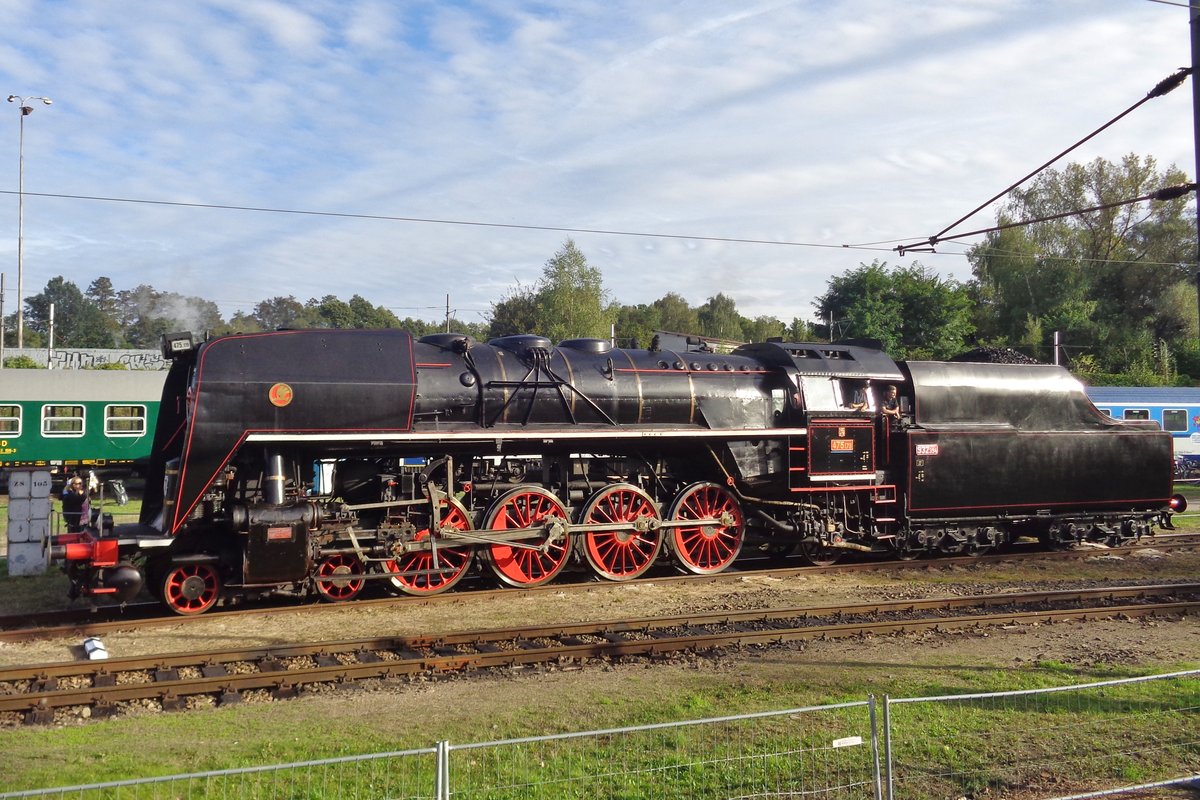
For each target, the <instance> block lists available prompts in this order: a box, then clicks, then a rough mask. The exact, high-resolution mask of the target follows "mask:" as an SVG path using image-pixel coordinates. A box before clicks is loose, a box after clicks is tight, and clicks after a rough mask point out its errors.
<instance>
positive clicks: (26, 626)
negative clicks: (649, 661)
mask: <svg viewBox="0 0 1200 800" xmlns="http://www.w3.org/2000/svg"><path fill="white" fill-rule="evenodd" d="M1167 537H1169V539H1167ZM1164 539H1167V540H1164ZM1197 546H1200V535H1193V534H1173V535H1172V534H1167V535H1166V536H1164V535H1162V534H1160V535H1159V540H1158V541H1154V540H1153V539H1151V540H1149V541H1147V540H1143V541H1142V542H1141V543H1139V544H1136V545H1124V546H1122V547H1110V548H1103V549H1095V548H1074V549H1070V550H1052V551H1037V552H1026V553H1021V552H1013V551H1008V552H1004V553H997V554H985V555H980V556H949V557H943V558H936V559H919V560H913V561H862V562H854V563H848V564H833V565H829V566H823V567H817V566H784V567H772V568H769V569H730V570H725V571H723V572H720V573H716V574H712V575H693V574H669V575H662V574H657V575H656V574H651V575H647V576H643V577H640V578H637V579H634V580H631V581H603V582H597V581H594V580H591V578H592V577H593V576H591V575H585V574H582V573H581V574H579V575H575V576H574V577H575V578H576V580H574V581H572V580H570V578H571V576H569V575H564V576H562V577H561V578H560V579H559V580H557V581H554V582H552V583H549V584H546V585H543V586H535V587H526V588H518V587H503V588H498V589H465V588H463V587H461V586H460V587H459V588H457V589H456V590H455V591H452V592H446V593H443V594H435V595H429V596H416V595H405V596H399V597H384V598H367V599H357V600H353V601H350V603H349V604H347V603H326V602H317V601H315V600H312V599H306V598H305V599H301V598H294V599H293V598H288V600H287V601H285V602H282V603H278V604H276V605H266V606H254V607H248V608H238V609H231V610H228V611H210V612H208V613H206V614H200V615H197V616H192V617H188V616H180V615H177V614H170V613H168V612H166V611H165V609H164V608H163V607H162V605H161V604H160V603H157V602H144V603H134V604H129V605H127V606H125V607H120V606H101V607H97V608H93V609H86V610H79V609H75V610H66V611H47V612H34V613H27V614H18V615H11V616H0V642H29V641H39V640H44V639H55V638H67V637H86V636H100V635H104V634H106V633H109V632H112V631H121V630H133V629H141V628H151V627H161V626H170V625H184V624H194V623H199V622H204V621H206V620H218V619H220V620H226V621H236V620H237V619H238V618H240V617H243V616H246V615H255V614H276V613H322V612H324V611H336V610H340V609H345V608H347V607H355V608H370V607H373V606H385V607H386V606H398V605H401V604H405V605H410V606H411V605H417V606H426V605H434V604H438V603H453V602H456V601H461V600H463V599H466V598H470V599H472V600H476V599H479V600H487V599H490V598H493V597H495V598H497V599H500V598H510V599H511V598H516V597H524V596H537V595H539V594H543V593H546V592H555V593H558V592H595V591H604V590H606V589H611V588H614V587H621V586H629V585H632V584H637V583H640V584H655V583H676V582H680V581H690V582H698V581H706V582H710V583H723V582H726V581H730V580H744V579H747V578H755V577H762V576H770V577H776V578H787V577H793V576H796V575H813V574H839V573H852V572H864V571H865V572H885V573H886V572H889V571H896V570H912V569H925V568H927V567H943V566H945V567H950V566H963V565H983V564H990V563H997V562H1003V561H1011V560H1013V559H1019V560H1024V559H1033V560H1063V559H1066V560H1077V559H1081V558H1093V557H1096V556H1097V555H1100V554H1104V555H1122V554H1128V553H1135V552H1137V551H1139V550H1144V549H1146V548H1147V547H1152V548H1158V549H1163V548H1172V549H1173V548H1180V549H1186V548H1191V547H1197ZM743 558H744V559H745V563H746V565H747V566H749V565H750V564H751V563H752V560H753V558H754V557H753V556H750V555H749V554H746V555H744V556H743ZM379 577H384V578H386V577H391V576H388V575H383V576H379ZM97 617H100V618H97Z"/></svg>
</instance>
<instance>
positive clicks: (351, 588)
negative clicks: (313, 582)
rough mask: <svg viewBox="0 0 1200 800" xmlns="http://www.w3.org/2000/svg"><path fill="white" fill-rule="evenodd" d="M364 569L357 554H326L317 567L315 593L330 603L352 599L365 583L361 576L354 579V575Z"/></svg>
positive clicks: (361, 572) (359, 573)
mask: <svg viewBox="0 0 1200 800" xmlns="http://www.w3.org/2000/svg"><path fill="white" fill-rule="evenodd" d="M364 571H365V570H364V569H363V564H362V562H361V561H359V559H358V556H355V555H351V554H349V553H334V554H333V555H330V556H326V557H325V559H324V560H323V561H321V565H320V566H319V567H317V594H319V595H321V599H322V600H327V601H328V602H330V603H340V602H343V601H345V600H353V599H354V598H356V597H358V595H359V594H360V593H361V592H362V590H363V586H365V585H366V583H367V582H366V581H365V580H362V579H361V578H359V579H357V580H355V578H354V576H355V575H362V574H363V572H364Z"/></svg>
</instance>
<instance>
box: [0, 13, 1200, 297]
mask: <svg viewBox="0 0 1200 800" xmlns="http://www.w3.org/2000/svg"><path fill="white" fill-rule="evenodd" d="M0 18H3V19H4V20H5V21H6V25H5V30H6V34H5V38H4V41H3V42H0V92H2V94H3V95H4V96H7V95H8V94H17V95H23V96H29V95H47V96H49V97H51V98H52V99H53V100H54V105H53V106H51V107H44V106H42V105H41V104H37V109H36V110H35V111H34V113H33V114H32V115H31V116H29V117H27V118H26V120H25V190H26V192H27V193H31V194H32V193H46V194H58V195H80V196H90V197H106V198H119V199H121V200H150V201H163V202H167V203H187V204H201V205H224V206H239V207H255V208H272V209H287V210H294V211H310V212H321V213H320V214H316V215H312V214H278V213H265V212H255V211H247V210H223V209H216V208H194V207H186V206H172V205H149V204H141V203H131V202H104V201H96V200H81V199H70V198H59V197H39V196H30V195H28V194H27V196H26V198H25V237H24V238H25V284H26V294H27V295H29V294H33V293H36V292H38V291H40V290H41V289H42V288H43V287H44V286H45V284H46V281H47V280H49V279H50V278H52V277H54V276H56V275H64V276H66V277H68V278H70V279H72V280H74V281H76V283H78V284H79V286H80V288H86V286H87V284H88V283H89V282H90V281H91V280H92V279H93V278H95V277H96V276H98V275H107V276H109V277H110V278H111V279H112V281H113V283H114V285H115V286H116V288H118V289H126V288H133V287H134V286H136V285H138V284H142V283H146V284H150V285H152V286H154V287H155V288H157V289H161V290H170V291H175V292H180V293H182V294H195V295H200V296H203V297H206V298H209V299H212V300H215V301H216V302H217V303H218V304H219V305H220V306H221V309H222V311H223V312H224V313H225V315H226V316H229V315H230V314H232V313H233V312H235V311H239V310H241V311H249V310H251V308H252V307H253V305H254V304H255V303H256V302H257V301H259V300H262V299H264V298H268V297H273V296H276V295H294V296H296V297H297V298H298V299H300V300H301V301H304V300H307V299H308V298H310V297H320V296H323V295H325V294H336V295H338V296H340V297H342V298H343V299H349V297H350V296H351V295H353V294H356V293H357V294H362V295H363V296H365V297H367V298H368V299H369V300H371V301H372V302H374V303H378V304H382V305H384V306H387V307H388V308H391V309H392V310H393V311H395V313H397V314H398V315H399V316H401V317H404V316H410V315H411V316H417V317H421V318H425V319H436V318H438V317H439V316H440V315H441V313H442V308H443V306H444V304H445V298H446V295H447V294H449V295H450V303H451V306H452V308H454V309H457V311H458V316H459V317H460V318H462V319H465V320H471V321H476V320H480V319H482V318H483V315H485V314H486V313H487V311H488V309H489V308H490V305H491V303H492V302H493V301H495V300H496V299H499V298H500V297H502V296H503V295H504V294H505V293H507V292H508V291H510V290H511V289H512V288H513V287H514V286H516V285H517V284H518V283H519V284H521V285H525V286H529V285H532V284H533V283H535V282H536V281H537V279H538V277H539V276H540V274H541V270H542V266H543V265H544V263H545V261H546V260H547V259H548V258H550V257H551V256H552V255H553V253H554V252H555V251H556V250H557V249H558V248H559V247H560V246H561V244H562V242H563V241H564V240H565V239H566V238H567V237H568V236H571V237H572V238H574V239H575V241H576V243H577V244H578V246H579V247H580V249H581V250H582V251H583V252H584V253H585V254H586V255H587V257H588V259H589V261H590V262H591V263H592V264H593V265H594V266H596V267H598V268H599V269H600V270H601V272H602V273H603V275H604V278H605V286H606V288H607V290H608V291H609V293H610V295H611V297H612V298H613V299H616V300H618V301H620V302H623V303H638V302H650V301H653V300H654V299H656V298H658V297H661V296H662V295H663V294H665V293H666V292H670V291H673V292H677V293H679V294H682V295H683V296H684V297H685V298H687V300H688V301H689V302H691V303H692V304H693V305H698V304H700V303H703V302H704V301H705V300H706V299H707V298H708V297H710V296H712V295H714V294H716V293H717V292H724V293H726V294H728V295H730V296H732V297H733V298H734V299H735V300H736V301H737V303H738V308H739V310H740V311H741V312H742V313H743V314H746V315H748V316H756V315H759V314H771V315H775V316H778V317H780V318H782V319H784V320H790V319H791V318H792V317H795V316H798V317H801V318H804V319H808V318H811V316H812V313H813V306H812V301H813V299H814V298H815V297H816V296H818V295H819V294H821V293H822V292H824V291H825V289H826V288H827V282H828V280H829V279H830V277H832V276H834V275H837V274H840V273H842V272H843V271H845V270H846V269H850V268H853V267H855V266H857V265H858V264H859V263H862V262H867V263H869V262H870V261H872V260H873V259H876V258H879V259H883V260H887V261H888V262H889V263H904V264H907V263H910V262H911V261H912V260H913V258H914V257H916V258H919V259H920V260H921V262H922V263H924V264H926V265H927V266H929V267H930V268H932V269H934V270H935V271H937V272H938V273H940V274H942V275H944V276H947V277H955V278H958V279H966V278H968V277H969V274H970V273H969V267H968V265H967V262H966V259H965V258H964V257H963V256H962V253H963V252H964V251H965V249H966V246H965V245H955V244H948V245H944V246H941V247H939V253H937V254H910V255H908V256H906V257H904V258H900V257H898V256H897V254H895V253H893V252H891V251H890V246H891V245H880V246H878V247H877V248H874V249H872V248H859V247H850V248H845V247H842V245H847V244H849V245H857V244H859V243H864V242H877V241H891V240H906V241H907V240H911V239H916V238H921V237H924V236H928V235H930V234H932V233H935V232H937V231H939V230H941V229H942V228H943V227H944V226H946V225H947V224H949V223H950V222H951V221H953V220H955V219H957V218H958V217H959V216H961V215H962V214H964V213H966V212H967V211H969V210H970V209H971V208H973V207H975V206H976V205H978V204H979V203H981V202H982V201H984V200H985V199H987V198H988V197H990V196H992V195H993V194H995V193H996V192H998V191H999V190H1000V189H1002V188H1004V187H1005V186H1007V185H1008V184H1009V183H1011V182H1012V181H1014V180H1016V179H1017V178H1019V177H1020V176H1022V175H1024V174H1025V173H1026V172H1028V171H1030V170H1032V169H1033V168H1034V167H1036V166H1037V165H1038V164H1040V163H1042V162H1043V161H1045V160H1046V159H1048V158H1049V157H1050V156H1052V155H1053V154H1055V153H1057V152H1058V151H1060V150H1062V149H1063V148H1065V147H1067V146H1068V145H1070V144H1071V143H1073V142H1075V141H1076V140H1077V139H1079V138H1081V137H1082V136H1084V135H1085V134H1087V133H1089V132H1091V131H1092V130H1093V129H1095V128H1096V127H1098V126H1099V125H1101V124H1102V123H1104V122H1106V121H1107V120H1109V119H1110V118H1111V117H1113V116H1115V115H1116V114H1117V113H1119V112H1120V111H1122V110H1124V109H1125V108H1126V107H1128V106H1129V105H1131V104H1132V103H1134V102H1136V101H1137V100H1138V99H1140V98H1141V97H1143V96H1144V95H1145V94H1146V92H1147V91H1149V89H1150V88H1151V87H1153V86H1154V84H1155V83H1157V82H1158V81H1159V80H1161V79H1162V78H1164V77H1166V76H1167V75H1168V74H1170V73H1171V72H1173V71H1174V70H1176V69H1177V68H1179V67H1182V66H1186V65H1188V64H1189V63H1190V60H1191V59H1190V52H1189V43H1188V42H1189V39H1188V37H1189V31H1188V12H1187V10H1186V9H1185V8H1182V7H1179V6H1175V5H1169V4H1164V3H1155V2H1148V0H1037V1H1034V0H913V2H904V3H897V2H895V0H845V1H844V2H832V1H826V0H821V1H819V2H818V1H817V0H796V1H795V2H784V1H782V0H774V1H768V2H758V3H756V2H744V3H734V2H728V0H673V1H672V2H656V1H655V0H562V2H524V1H523V0H494V1H485V2H406V1H403V0H393V1H392V2H387V1H385V0H295V1H294V2H277V1H276V0H190V1H189V2H186V3H184V2H161V1H158V2H148V1H146V0H119V2H118V1H117V0H76V1H74V2H66V1H64V2H51V1H50V0H41V1H38V0H0ZM4 108H5V110H6V112H7V114H8V116H7V118H6V119H7V122H5V118H3V117H0V189H3V190H5V191H6V192H8V193H6V194H0V271H3V272H4V273H5V275H6V281H7V287H8V292H7V297H6V305H5V310H6V313H7V312H10V311H11V310H12V309H13V308H14V307H15V306H14V305H13V303H14V302H15V296H16V272H17V242H16V240H17V216H18V214H17V205H18V203H17V196H16V189H17V184H18V174H17V173H18V169H17V164H18V157H17V156H18V113H17V108H16V104H11V105H7V104H6V106H5V107H4ZM1192 130H1193V128H1192V106H1191V92H1190V86H1189V85H1186V84H1185V86H1184V87H1181V88H1180V89H1178V90H1176V91H1175V92H1174V93H1172V94H1171V95H1169V96H1167V97H1166V98H1163V99H1160V100H1156V101H1153V102H1151V103H1149V104H1147V105H1146V106H1143V107H1142V109H1141V110H1139V111H1138V112H1135V114H1133V115H1131V116H1130V117H1128V118H1126V119H1125V120H1124V121H1122V122H1121V123H1119V124H1118V125H1117V126H1116V127H1114V128H1113V129H1110V130H1109V131H1108V132H1106V133H1104V134H1102V135H1101V136H1099V137H1097V138H1096V139H1094V140H1093V141H1092V142H1090V143H1089V144H1088V145H1086V146H1085V147H1084V148H1083V149H1082V150H1080V151H1077V152H1076V153H1075V154H1073V155H1072V156H1071V160H1080V161H1083V160H1090V159H1092V158H1094V157H1097V156H1103V157H1105V158H1109V159H1111V160H1118V159H1119V158H1120V157H1121V156H1122V155H1124V154H1127V153H1130V152H1135V153H1138V154H1141V155H1151V156H1154V157H1155V158H1156V159H1157V160H1158V161H1159V164H1160V167H1166V166H1168V165H1170V164H1176V165H1177V166H1179V167H1181V168H1182V169H1183V170H1184V171H1185V172H1186V173H1188V174H1189V175H1190V174H1192V173H1193V171H1194V156H1193V147H1192ZM6 154H7V155H6ZM339 214H347V215H368V216H384V217H404V218H420V219H437V220H457V221H466V222H476V223H487V224H485V225H447V224H435V223H429V222H413V221H401V220H395V219H389V220H382V219H362V218H354V217H352V216H351V217H345V216H337V215H339ZM994 219H995V209H994V208H989V209H987V210H985V211H983V212H981V213H980V215H978V216H977V217H975V218H973V219H972V220H971V221H970V222H969V223H968V224H969V226H970V228H977V227H984V226H986V225H987V224H990V223H991V222H993V221H994ZM505 225H513V226H546V227H561V228H576V229H594V230H612V231H625V232H632V233H645V234H668V235H681V236H695V237H716V238H721V237H724V238H733V239H754V240H766V241H769V242H780V243H802V244H804V245H805V246H795V244H747V243H734V242H714V241H707V240H701V239H688V238H679V239H676V238H657V237H650V236H637V235H633V236H617V235H608V234H600V233H574V234H568V233H565V232H561V231H553V230H531V229H528V228H519V227H515V228H508V227H499V226H505Z"/></svg>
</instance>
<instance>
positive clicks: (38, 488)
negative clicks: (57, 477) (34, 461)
mask: <svg viewBox="0 0 1200 800" xmlns="http://www.w3.org/2000/svg"><path fill="white" fill-rule="evenodd" d="M31 474H32V475H33V480H32V481H31V482H30V484H29V496H30V497H49V496H50V487H51V480H50V470H48V469H36V470H34V471H33V472H32V473H31Z"/></svg>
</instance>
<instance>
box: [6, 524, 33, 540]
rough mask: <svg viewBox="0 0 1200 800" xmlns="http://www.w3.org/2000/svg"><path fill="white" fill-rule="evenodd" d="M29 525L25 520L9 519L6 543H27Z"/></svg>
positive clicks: (29, 532)
mask: <svg viewBox="0 0 1200 800" xmlns="http://www.w3.org/2000/svg"><path fill="white" fill-rule="evenodd" d="M30 525H31V523H30V522H29V520H27V519H10V520H9V521H8V542H9V544H12V543H13V542H22V543H23V542H28V541H29V540H30V539H29V537H30V535H31V531H30Z"/></svg>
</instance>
